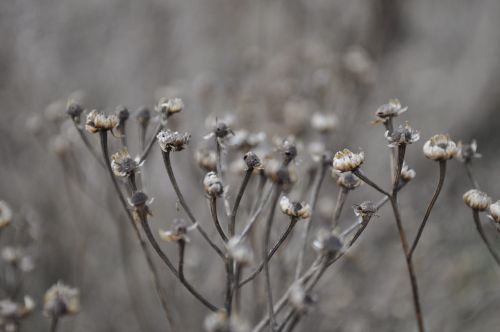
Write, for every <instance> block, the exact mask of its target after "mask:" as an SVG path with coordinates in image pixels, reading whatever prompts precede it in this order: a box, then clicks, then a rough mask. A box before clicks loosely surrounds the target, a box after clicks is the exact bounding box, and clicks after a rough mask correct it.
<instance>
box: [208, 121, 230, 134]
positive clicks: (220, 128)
mask: <svg viewBox="0 0 500 332" xmlns="http://www.w3.org/2000/svg"><path fill="white" fill-rule="evenodd" d="M213 133H214V135H215V137H217V138H226V137H227V136H228V135H229V134H234V133H233V131H232V130H231V128H229V127H228V126H227V125H226V123H224V122H220V121H218V122H217V124H216V125H215V128H214V132H213Z"/></svg>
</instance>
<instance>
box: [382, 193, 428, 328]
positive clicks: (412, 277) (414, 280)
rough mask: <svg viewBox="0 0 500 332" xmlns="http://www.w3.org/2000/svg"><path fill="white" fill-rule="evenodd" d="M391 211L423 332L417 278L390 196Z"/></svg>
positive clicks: (395, 203) (393, 199)
mask: <svg viewBox="0 0 500 332" xmlns="http://www.w3.org/2000/svg"><path fill="white" fill-rule="evenodd" d="M390 202H391V206H392V210H393V213H394V217H395V219H396V226H397V228H398V233H399V239H400V241H401V246H402V247H403V252H404V255H405V261H406V266H407V268H408V274H409V276H410V283H411V291H412V295H413V306H414V309H415V317H416V319H417V325H418V330H419V331H420V332H424V331H425V327H424V320H423V317H422V309H421V307H420V299H419V293H418V284H417V278H416V276H415V270H414V267H413V262H412V260H411V257H410V256H409V246H408V240H407V239H406V233H405V231H404V229H403V225H402V222H401V215H400V212H399V207H398V203H397V198H396V197H394V196H392V197H391V198H390Z"/></svg>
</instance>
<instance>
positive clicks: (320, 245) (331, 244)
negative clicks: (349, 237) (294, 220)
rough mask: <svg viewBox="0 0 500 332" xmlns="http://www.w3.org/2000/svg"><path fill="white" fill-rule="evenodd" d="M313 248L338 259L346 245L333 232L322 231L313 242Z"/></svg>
mask: <svg viewBox="0 0 500 332" xmlns="http://www.w3.org/2000/svg"><path fill="white" fill-rule="evenodd" d="M313 248H314V249H315V250H316V251H318V252H321V253H323V254H326V255H328V256H329V257H336V256H337V254H339V253H340V252H341V251H342V249H343V248H344V243H343V242H342V240H341V239H340V238H339V237H338V236H337V235H336V234H334V233H332V232H331V231H328V230H326V229H320V230H319V231H318V234H317V235H316V239H315V240H314V242H313Z"/></svg>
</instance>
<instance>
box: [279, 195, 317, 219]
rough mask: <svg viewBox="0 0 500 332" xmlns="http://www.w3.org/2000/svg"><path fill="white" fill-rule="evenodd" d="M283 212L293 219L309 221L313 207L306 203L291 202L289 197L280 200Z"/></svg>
mask: <svg viewBox="0 0 500 332" xmlns="http://www.w3.org/2000/svg"><path fill="white" fill-rule="evenodd" d="M280 209H281V212H283V213H284V214H286V215H287V216H289V217H292V218H300V219H307V218H309V217H311V207H310V206H309V204H307V203H306V202H296V201H291V200H290V199H289V198H288V197H286V196H282V197H281V199H280Z"/></svg>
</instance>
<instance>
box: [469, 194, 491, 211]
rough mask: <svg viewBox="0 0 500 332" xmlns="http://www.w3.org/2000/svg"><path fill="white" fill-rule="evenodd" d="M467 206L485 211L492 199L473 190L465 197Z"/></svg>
mask: <svg viewBox="0 0 500 332" xmlns="http://www.w3.org/2000/svg"><path fill="white" fill-rule="evenodd" d="M463 199H464V202H465V204H466V205H467V206H468V207H470V208H471V209H473V210H478V211H484V210H486V209H487V208H488V207H489V206H490V203H491V198H490V197H489V196H488V195H487V194H486V193H484V192H482V191H480V190H477V189H471V190H469V191H468V192H466V193H465V194H464V196H463Z"/></svg>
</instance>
